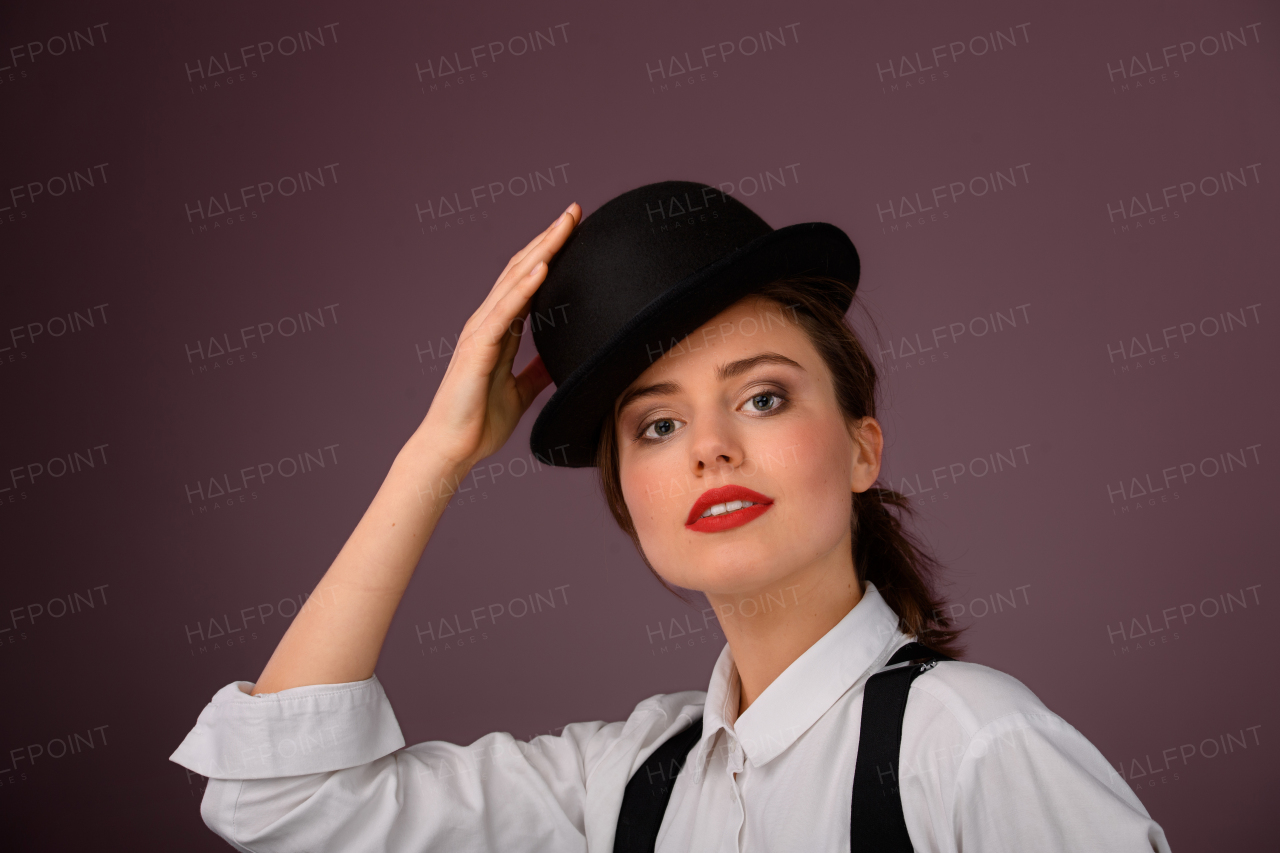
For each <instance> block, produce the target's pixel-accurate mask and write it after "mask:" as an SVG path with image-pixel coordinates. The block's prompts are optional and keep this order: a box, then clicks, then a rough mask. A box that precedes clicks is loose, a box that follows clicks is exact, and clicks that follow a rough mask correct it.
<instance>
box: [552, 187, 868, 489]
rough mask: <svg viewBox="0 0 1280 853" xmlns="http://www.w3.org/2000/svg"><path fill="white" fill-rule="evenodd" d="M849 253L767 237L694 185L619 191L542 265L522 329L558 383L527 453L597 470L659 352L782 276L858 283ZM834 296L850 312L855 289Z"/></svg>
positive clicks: (833, 233) (823, 227) (791, 228)
mask: <svg viewBox="0 0 1280 853" xmlns="http://www.w3.org/2000/svg"><path fill="white" fill-rule="evenodd" d="M858 272H859V263H858V251H857V249H855V248H854V246H853V242H852V241H851V240H850V239H849V237H848V236H847V235H846V234H845V233H844V232H843V231H841V230H840V229H839V228H837V227H836V226H834V225H831V224H828V223H826V222H804V223H801V224H799V225H788V226H786V227H784V228H779V229H777V230H774V229H773V228H770V227H769V225H768V223H766V222H765V221H764V220H763V219H761V218H760V217H759V216H757V215H756V214H755V213H754V212H753V211H752V210H751V209H750V208H748V207H747V206H746V205H745V204H743V203H742V202H740V201H738V200H737V199H736V198H734V197H733V196H730V195H727V194H724V193H722V192H721V191H720V190H718V189H716V188H714V187H711V186H708V185H707V184H699V183H695V182H693V181H664V182H662V183H657V184H648V185H646V186H643V187H639V188H637V189H634V190H631V191H629V192H625V193H623V194H622V195H620V196H618V197H616V198H614V199H611V200H609V201H607V202H605V203H604V204H603V205H602V206H601V207H600V208H599V209H597V210H596V211H594V212H593V213H592V214H591V215H590V216H588V217H586V218H585V219H583V220H582V222H581V223H579V225H578V227H577V228H575V229H574V231H573V233H572V234H570V235H569V239H568V240H567V241H565V244H564V246H563V247H562V248H561V249H560V251H559V252H557V253H556V255H555V257H553V258H552V259H551V263H550V265H549V269H548V270H547V277H546V280H545V281H543V283H542V285H541V286H540V287H539V288H538V290H537V292H536V293H534V295H533V299H532V306H531V311H530V315H529V319H528V323H529V326H530V327H531V328H532V330H533V341H534V344H535V345H536V346H537V348H538V352H539V353H540V354H541V355H542V360H543V363H545V364H546V367H547V371H548V372H549V373H550V374H551V378H552V380H554V382H555V383H556V390H555V393H554V394H552V395H551V399H550V400H548V401H547V404H546V406H544V407H543V409H542V411H541V412H540V413H539V414H538V418H537V420H536V421H534V424H533V432H532V434H531V435H530V437H529V444H530V447H531V448H532V450H533V452H534V453H535V454H536V455H537V457H538V458H539V459H540V460H542V461H543V462H545V463H547V464H551V465H562V466H567V467H570V468H584V467H590V466H592V465H595V452H596V445H597V442H598V440H599V436H600V428H601V426H602V425H603V424H604V422H605V420H606V418H609V417H612V414H613V405H614V402H615V401H616V400H617V398H618V395H619V394H621V393H622V392H623V391H624V390H626V388H627V386H628V385H630V384H631V383H632V382H634V381H635V380H636V377H638V376H639V375H640V374H641V373H644V371H645V369H646V368H648V367H649V365H650V364H652V363H653V362H654V361H655V360H656V359H657V358H659V357H661V355H662V354H663V353H665V352H666V351H667V350H668V349H670V348H671V347H673V346H675V345H676V344H678V343H679V342H680V341H681V340H683V339H684V338H685V337H687V336H688V335H689V334H690V333H692V332H694V331H695V330H697V328H698V327H699V326H701V325H702V324H703V323H705V322H707V321H708V320H710V319H711V318H712V317H715V316H716V315H717V314H719V313H720V312H721V311H723V310H724V309H726V308H728V307H729V306H730V305H732V304H733V303H735V302H737V301H738V300H739V299H741V298H742V297H744V296H747V295H748V294H750V293H751V292H753V291H754V290H757V289H759V288H761V287H763V286H765V285H767V284H769V283H771V282H773V281H776V280H777V279H779V278H783V277H786V276H791V275H820V276H827V277H830V278H835V279H839V280H841V281H844V282H847V283H848V284H850V285H852V286H853V287H857V284H858ZM830 293H831V298H832V300H833V302H834V303H835V304H837V305H838V306H839V308H840V310H841V311H846V310H848V308H849V303H850V301H851V298H852V296H851V294H852V288H849V289H847V290H846V289H835V288H833V289H832V290H831V291H830Z"/></svg>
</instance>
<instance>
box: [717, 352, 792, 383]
mask: <svg viewBox="0 0 1280 853" xmlns="http://www.w3.org/2000/svg"><path fill="white" fill-rule="evenodd" d="M761 364H789V365H791V366H792V367H799V368H800V369H801V370H804V368H803V367H800V365H799V364H797V363H796V362H794V361H792V360H791V359H789V358H787V357H786V356H785V355H779V354H778V353H776V352H762V353H760V354H759V355H753V356H751V357H749V358H741V359H738V360H737V361H731V362H729V363H728V364H722V365H720V367H718V368H716V378H717V379H719V380H721V381H724V380H725V379H733V378H734V377H736V376H741V375H742V374H744V373H746V372H747V371H748V370H750V369H751V368H753V367H756V366H757V365H761Z"/></svg>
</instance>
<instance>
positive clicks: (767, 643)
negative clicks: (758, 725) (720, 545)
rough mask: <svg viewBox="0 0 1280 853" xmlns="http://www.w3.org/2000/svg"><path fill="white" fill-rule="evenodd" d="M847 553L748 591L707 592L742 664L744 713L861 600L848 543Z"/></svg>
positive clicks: (741, 708)
mask: <svg viewBox="0 0 1280 853" xmlns="http://www.w3.org/2000/svg"><path fill="white" fill-rule="evenodd" d="M836 553H837V554H839V553H840V552H839V551H837V552H836ZM843 557H844V559H843V560H841V559H838V558H834V557H833V559H831V560H830V561H821V562H820V563H817V564H813V565H810V566H806V567H805V568H804V569H802V570H800V571H798V572H795V573H793V574H791V575H789V576H788V577H787V578H785V579H783V580H781V581H779V582H775V583H773V584H770V585H769V586H768V587H766V588H761V589H757V590H754V591H750V592H749V593H748V592H746V591H741V592H735V593H728V594H726V593H707V601H708V602H709V603H710V604H711V606H712V607H714V608H715V610H716V614H717V616H718V617H719V619H720V627H721V629H722V630H723V631H724V635H725V639H726V640H727V641H728V643H729V648H730V649H731V650H732V651H733V660H734V664H735V666H736V667H737V670H738V678H739V680H740V685H741V687H740V693H739V699H738V714H739V715H741V714H742V713H743V712H744V711H746V710H747V708H748V707H750V705H751V703H752V702H754V701H755V700H756V699H757V698H758V697H759V696H760V694H761V693H763V692H764V690H765V688H766V687H768V686H769V685H770V684H772V683H773V681H774V679H776V678H777V677H778V676H779V675H781V674H782V672H783V671H784V670H785V669H786V668H787V667H789V666H790V665H791V664H792V662H794V661H795V660H796V658H798V657H800V655H802V654H804V653H805V651H807V650H808V649H809V647H810V646H812V645H813V644H814V643H816V642H817V641H818V640H820V639H822V637H823V636H825V635H826V633H827V632H828V631H830V630H831V629H832V628H834V627H835V626H836V624H837V623H838V622H839V621H840V620H841V619H843V618H844V617H845V616H846V615H848V613H849V611H850V610H852V609H853V608H854V606H856V605H857V603H858V602H859V601H861V600H862V589H861V587H860V586H859V584H858V581H857V577H856V574H855V572H854V568H853V558H852V554H851V553H850V552H849V550H848V549H847V548H846V549H843Z"/></svg>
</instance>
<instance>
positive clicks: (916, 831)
mask: <svg viewBox="0 0 1280 853" xmlns="http://www.w3.org/2000/svg"><path fill="white" fill-rule="evenodd" d="M911 697H912V698H911V700H910V701H909V702H908V703H907V712H906V714H905V715H904V718H903V744H904V749H903V754H902V763H901V767H900V768H899V779H900V782H901V790H902V801H903V808H904V812H905V813H906V816H907V828H908V830H909V832H910V834H911V835H912V838H913V841H915V842H916V849H917V850H926V849H927V850H981V851H984V853H988V851H990V853H1025V851H1028V850H1035V851H1037V853H1151V851H1157V853H1168V850H1169V846H1168V843H1167V842H1166V840H1165V837H1164V831H1163V830H1162V829H1161V828H1160V825H1159V824H1157V823H1156V822H1155V821H1154V820H1152V819H1151V815H1150V814H1148V813H1147V810H1146V809H1145V808H1144V807H1143V805H1142V803H1141V802H1140V801H1139V800H1138V797H1137V795H1136V794H1135V793H1134V792H1133V791H1132V790H1131V789H1130V788H1129V786H1128V784H1126V783H1125V781H1124V779H1122V778H1121V777H1120V774H1118V773H1117V772H1116V771H1115V769H1114V768H1113V767H1112V766H1111V765H1110V764H1109V763H1108V762H1107V760H1106V758H1104V757H1103V755H1102V753H1101V752H1099V751H1098V749H1097V747H1095V746H1094V745H1093V744H1092V743H1090V742H1089V740H1088V739H1087V738H1086V737H1085V736H1084V735H1082V734H1081V733H1080V732H1079V731H1077V730H1076V729H1075V728H1073V727H1072V726H1071V725H1070V724H1069V723H1067V722H1066V721H1065V720H1063V719H1062V718H1061V717H1059V716H1058V715H1057V714H1054V713H1053V712H1052V711H1050V710H1049V709H1048V708H1046V707H1045V706H1044V704H1043V703H1042V702H1040V700H1039V699H1038V698H1037V697H1036V696H1035V694H1034V693H1032V692H1031V691H1030V690H1029V689H1027V687H1026V686H1025V685H1023V684H1022V683H1021V682H1020V681H1018V680H1017V679H1015V678H1013V677H1012V676H1010V675H1007V674H1005V673H1002V672H999V671H997V670H993V669H990V668H988V667H984V666H980V665H978V664H972V663H961V662H956V663H944V664H939V665H938V666H937V667H935V668H934V669H932V670H930V671H929V672H927V673H924V674H923V675H921V676H920V677H919V678H917V679H916V681H915V682H914V683H913V684H912V688H911ZM908 745H910V747H908Z"/></svg>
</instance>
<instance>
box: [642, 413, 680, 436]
mask: <svg viewBox="0 0 1280 853" xmlns="http://www.w3.org/2000/svg"><path fill="white" fill-rule="evenodd" d="M678 423H680V422H679V421H677V420H675V419H674V418H658V419H657V420H656V421H654V422H653V423H651V424H649V425H648V426H647V427H645V428H644V432H643V433H642V435H643V436H644V437H645V438H666V437H667V436H669V435H671V434H672V433H673V432H675V431H676V424H678Z"/></svg>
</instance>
